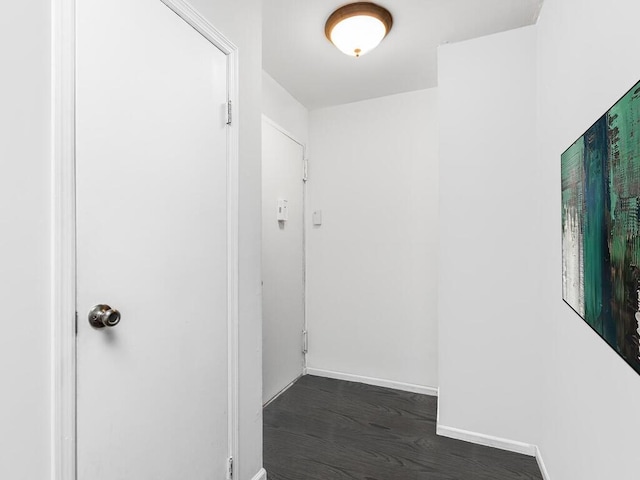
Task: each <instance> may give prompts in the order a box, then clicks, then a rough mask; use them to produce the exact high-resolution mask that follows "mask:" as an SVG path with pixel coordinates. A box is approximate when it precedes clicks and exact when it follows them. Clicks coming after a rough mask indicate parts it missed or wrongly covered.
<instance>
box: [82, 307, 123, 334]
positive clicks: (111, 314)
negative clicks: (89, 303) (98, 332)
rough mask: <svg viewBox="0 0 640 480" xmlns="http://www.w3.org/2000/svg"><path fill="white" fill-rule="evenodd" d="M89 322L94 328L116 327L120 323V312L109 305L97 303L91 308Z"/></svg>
mask: <svg viewBox="0 0 640 480" xmlns="http://www.w3.org/2000/svg"><path fill="white" fill-rule="evenodd" d="M89 323H90V324H91V326H92V327H93V328H104V327H115V326H116V325H117V324H118V323H120V312H119V311H118V310H116V309H115V308H111V307H110V306H109V305H96V306H94V307H93V308H91V310H89Z"/></svg>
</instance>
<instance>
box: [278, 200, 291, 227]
mask: <svg viewBox="0 0 640 480" xmlns="http://www.w3.org/2000/svg"><path fill="white" fill-rule="evenodd" d="M277 218H278V221H279V222H286V221H287V220H289V202H288V201H287V200H278V214H277Z"/></svg>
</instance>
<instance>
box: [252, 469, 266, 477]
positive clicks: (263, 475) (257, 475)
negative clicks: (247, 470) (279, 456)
mask: <svg viewBox="0 0 640 480" xmlns="http://www.w3.org/2000/svg"><path fill="white" fill-rule="evenodd" d="M252 480H267V471H266V470H265V469H264V468H261V469H260V471H259V472H258V473H256V474H255V476H254V477H253V479H252Z"/></svg>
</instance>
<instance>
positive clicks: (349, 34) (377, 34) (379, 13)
mask: <svg viewBox="0 0 640 480" xmlns="http://www.w3.org/2000/svg"><path fill="white" fill-rule="evenodd" d="M392 25H393V17H392V16H391V13H389V10H387V9H386V8H383V7H381V6H380V5H376V4H375V3H370V2H356V3H350V4H349V5H345V6H343V7H340V8H339V9H337V10H336V11H335V12H333V13H332V14H331V15H330V16H329V18H328V20H327V23H326V24H325V26H324V33H325V35H326V36H327V38H328V39H329V41H330V42H331V43H333V44H334V45H335V46H336V47H337V48H338V50H340V51H341V52H343V53H345V54H347V55H351V56H353V57H359V56H361V55H364V54H365V53H367V52H369V51H371V50H373V49H374V48H376V47H377V46H378V44H379V43H380V42H381V41H382V40H383V39H384V37H386V36H387V34H388V33H389V31H390V30H391V26H392Z"/></svg>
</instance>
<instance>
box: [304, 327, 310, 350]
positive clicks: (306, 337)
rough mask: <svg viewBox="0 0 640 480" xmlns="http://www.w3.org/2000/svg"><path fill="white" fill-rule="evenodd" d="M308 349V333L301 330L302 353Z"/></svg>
mask: <svg viewBox="0 0 640 480" xmlns="http://www.w3.org/2000/svg"><path fill="white" fill-rule="evenodd" d="M308 351H309V335H308V334H307V331H306V330H303V331H302V353H307V352H308Z"/></svg>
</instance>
